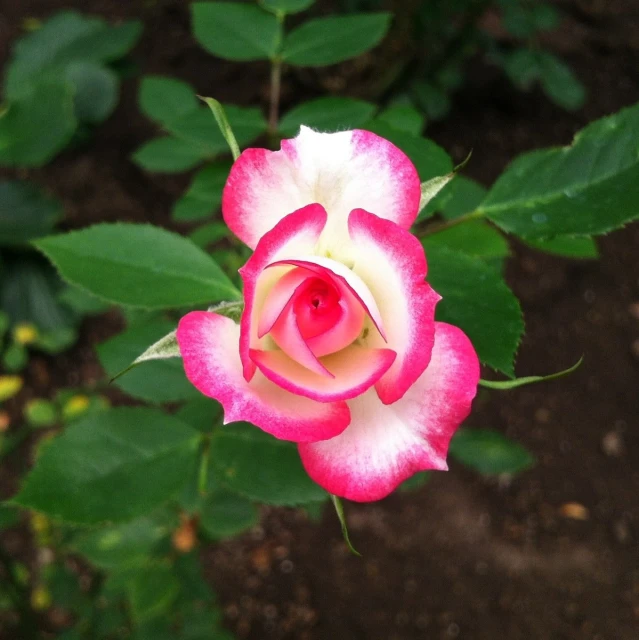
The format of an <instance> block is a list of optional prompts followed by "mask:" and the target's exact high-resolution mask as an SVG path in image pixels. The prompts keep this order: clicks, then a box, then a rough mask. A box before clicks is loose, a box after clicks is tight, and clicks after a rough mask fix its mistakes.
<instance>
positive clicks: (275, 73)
mask: <svg viewBox="0 0 639 640" xmlns="http://www.w3.org/2000/svg"><path fill="white" fill-rule="evenodd" d="M281 90H282V61H281V60H280V58H274V59H273V61H272V64H271V98H270V103H269V110H268V137H269V140H270V141H274V140H275V137H276V136H277V126H278V123H279V118H280V93H281Z"/></svg>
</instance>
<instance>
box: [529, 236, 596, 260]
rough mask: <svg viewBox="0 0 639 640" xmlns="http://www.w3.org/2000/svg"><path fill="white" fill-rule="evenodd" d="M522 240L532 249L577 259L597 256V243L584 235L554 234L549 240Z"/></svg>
mask: <svg viewBox="0 0 639 640" xmlns="http://www.w3.org/2000/svg"><path fill="white" fill-rule="evenodd" d="M524 242H525V243H526V244H527V245H528V246H529V247H533V248H534V249H538V250H539V251H544V252H545V253H552V254H555V255H557V256H565V257H567V258H579V259H595V258H598V257H599V251H598V249H597V243H596V242H595V241H594V239H593V238H589V237H587V236H584V237H582V238H574V237H572V236H556V237H555V238H551V239H550V240H526V239H524Z"/></svg>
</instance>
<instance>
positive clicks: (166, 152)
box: [133, 136, 209, 173]
mask: <svg viewBox="0 0 639 640" xmlns="http://www.w3.org/2000/svg"><path fill="white" fill-rule="evenodd" d="M208 157H209V153H208V151H207V150H206V149H205V148H204V147H200V146H197V145H195V144H193V143H192V142H190V141H185V140H180V139H179V138H174V137H172V136H163V137H161V138H154V139H153V140H150V141H149V142H146V143H145V144H143V145H142V146H141V147H140V148H139V149H138V150H137V151H136V152H135V153H134V154H133V161H134V162H135V163H136V164H137V165H139V166H140V167H142V168H143V169H146V170H147V171H157V172H163V173H180V172H182V171H188V170H189V169H193V167H197V166H198V165H199V164H201V163H202V162H203V161H204V160H206V159H207V158H208Z"/></svg>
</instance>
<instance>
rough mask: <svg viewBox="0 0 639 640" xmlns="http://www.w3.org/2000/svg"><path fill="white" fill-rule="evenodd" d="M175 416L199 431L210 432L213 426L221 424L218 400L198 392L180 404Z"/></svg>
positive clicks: (220, 410) (220, 409)
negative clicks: (194, 396)
mask: <svg viewBox="0 0 639 640" xmlns="http://www.w3.org/2000/svg"><path fill="white" fill-rule="evenodd" d="M175 417H176V418H178V419H179V420H181V421H182V422H185V423H186V424H189V425H191V426H192V427H193V428H194V429H197V430H198V431H200V432H201V433H211V431H213V428H214V427H216V426H219V425H221V424H222V407H221V405H220V404H219V402H216V401H215V400H213V399H212V398H207V397H206V396H203V395H201V394H200V396H199V397H198V398H194V399H193V400H190V401H189V402H187V403H186V404H185V405H184V406H182V407H181V408H180V409H179V410H178V411H177V412H176V414H175Z"/></svg>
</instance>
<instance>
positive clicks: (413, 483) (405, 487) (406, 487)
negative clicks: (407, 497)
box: [398, 471, 431, 492]
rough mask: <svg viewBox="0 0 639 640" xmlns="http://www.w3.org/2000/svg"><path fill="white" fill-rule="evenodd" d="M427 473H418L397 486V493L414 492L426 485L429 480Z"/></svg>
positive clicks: (428, 473)
mask: <svg viewBox="0 0 639 640" xmlns="http://www.w3.org/2000/svg"><path fill="white" fill-rule="evenodd" d="M430 476H431V474H430V472H429V471H419V472H418V473H415V474H414V475H412V476H411V477H410V478H408V480H404V482H402V484H400V485H399V487H398V491H402V492H403V491H414V490H416V489H420V488H421V487H423V486H424V485H426V484H427V483H428V482H429V480H430Z"/></svg>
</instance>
